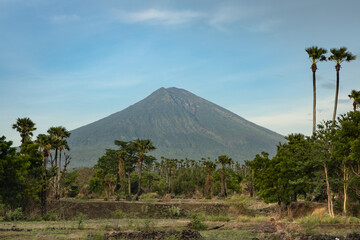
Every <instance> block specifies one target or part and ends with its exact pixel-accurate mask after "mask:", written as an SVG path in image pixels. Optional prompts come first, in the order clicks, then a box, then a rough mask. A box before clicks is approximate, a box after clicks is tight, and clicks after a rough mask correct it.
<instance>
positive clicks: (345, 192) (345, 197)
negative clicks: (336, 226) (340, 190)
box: [343, 163, 349, 215]
mask: <svg viewBox="0 0 360 240" xmlns="http://www.w3.org/2000/svg"><path fill="white" fill-rule="evenodd" d="M348 180H349V174H348V172H347V169H346V166H345V163H344V206H343V212H344V215H346V213H347V211H346V205H347V189H348V186H349V183H348Z"/></svg>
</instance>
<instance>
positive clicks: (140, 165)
mask: <svg viewBox="0 0 360 240" xmlns="http://www.w3.org/2000/svg"><path fill="white" fill-rule="evenodd" d="M138 172H139V182H138V191H137V196H136V199H137V200H138V199H139V196H140V194H141V174H142V157H139V162H138Z"/></svg>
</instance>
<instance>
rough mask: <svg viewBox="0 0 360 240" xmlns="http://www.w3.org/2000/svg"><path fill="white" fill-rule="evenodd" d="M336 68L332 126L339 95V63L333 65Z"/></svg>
mask: <svg viewBox="0 0 360 240" xmlns="http://www.w3.org/2000/svg"><path fill="white" fill-rule="evenodd" d="M335 69H336V92H335V105H334V114H333V119H332V122H333V126H334V125H335V118H336V110H337V103H338V97H339V72H340V64H337V65H336V66H335Z"/></svg>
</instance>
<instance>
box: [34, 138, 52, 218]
mask: <svg viewBox="0 0 360 240" xmlns="http://www.w3.org/2000/svg"><path fill="white" fill-rule="evenodd" d="M36 143H37V144H39V147H40V151H42V155H43V166H44V170H45V171H44V175H43V184H42V186H41V191H40V205H41V215H42V216H44V215H45V214H46V212H47V207H46V198H47V197H46V196H47V193H46V192H47V185H48V182H47V177H46V167H47V162H48V157H49V153H50V150H51V148H52V146H51V144H52V138H51V136H50V135H45V134H39V135H38V136H37V139H36Z"/></svg>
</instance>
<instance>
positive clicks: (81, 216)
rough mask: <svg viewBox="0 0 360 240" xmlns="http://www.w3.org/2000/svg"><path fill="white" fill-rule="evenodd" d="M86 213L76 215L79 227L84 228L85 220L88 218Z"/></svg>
mask: <svg viewBox="0 0 360 240" xmlns="http://www.w3.org/2000/svg"><path fill="white" fill-rule="evenodd" d="M86 218H87V217H86V215H84V214H82V213H80V214H78V215H77V216H76V221H77V223H78V229H81V230H82V229H84V225H83V224H84V220H86Z"/></svg>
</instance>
